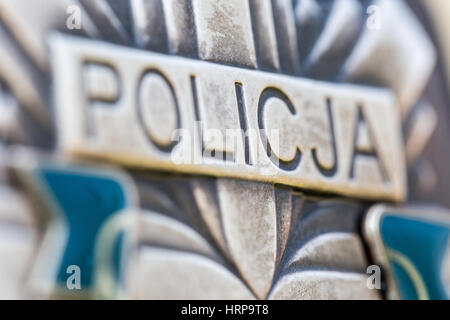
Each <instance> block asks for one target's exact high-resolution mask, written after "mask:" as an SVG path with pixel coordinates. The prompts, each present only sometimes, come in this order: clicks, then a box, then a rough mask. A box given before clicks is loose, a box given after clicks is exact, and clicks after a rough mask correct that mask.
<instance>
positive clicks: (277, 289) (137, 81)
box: [0, 0, 450, 299]
mask: <svg viewBox="0 0 450 320" xmlns="http://www.w3.org/2000/svg"><path fill="white" fill-rule="evenodd" d="M418 3H419V2H417V1H403V0H396V1H392V0H374V1H359V0H320V1H319V0H294V1H292V0H249V1H243V0H132V1H128V0H95V1H90V0H33V1H29V0H0V42H1V43H2V46H0V114H1V117H0V198H1V199H8V200H9V201H7V203H5V204H3V203H2V204H1V205H0V256H1V257H0V271H3V270H6V271H5V272H7V273H8V275H10V277H2V275H0V287H1V288H10V291H9V294H5V292H3V290H0V297H13V298H23V297H25V298H27V297H32V298H85V297H88V298H136V299H139V298H152V299H153V298H155V299H160V298H167V299H175V298H176V299H178V298H186V299H212V298H215V299H219V298H221V299H229V298H231V299H379V298H383V297H384V295H383V290H377V289H373V288H370V286H369V285H368V282H366V280H367V278H368V274H367V270H368V269H367V267H368V265H369V264H370V259H368V252H367V250H365V248H366V246H365V241H364V239H363V237H362V235H361V229H362V228H361V221H362V218H363V215H364V213H365V212H366V210H367V207H368V206H370V205H372V202H370V203H369V204H368V203H367V202H365V201H379V200H383V201H390V202H396V203H399V202H402V203H405V202H422V203H423V202H426V203H436V204H439V205H442V206H450V200H449V199H450V198H449V197H448V194H447V190H449V189H450V171H449V170H448V166H447V164H448V163H450V148H449V147H448V143H447V141H448V139H449V132H450V125H449V123H448V121H447V119H448V110H447V108H448V105H450V103H449V99H448V88H447V87H445V86H444V84H445V79H444V77H445V74H444V73H443V72H444V71H443V70H444V68H443V66H444V65H445V64H444V61H443V57H444V55H443V54H442V52H441V51H440V50H439V47H441V44H442V43H439V42H436V41H435V40H436V38H435V36H434V34H433V28H432V27H430V23H429V22H430V21H428V19H426V18H424V17H423V12H424V10H423V7H422V6H421V4H418ZM430 3H431V2H430ZM424 6H426V7H427V8H434V10H431V11H430V12H433V16H436V14H435V12H436V11H440V10H439V9H436V8H437V7H436V6H434V5H432V4H429V3H428V1H427V2H426V4H425V5H424ZM431 22H435V21H431ZM436 26H440V27H436V29H442V25H441V24H436ZM438 31H439V30H438ZM442 34H444V33H442ZM442 34H440V37H441V38H442V39H445V35H444V36H442ZM441 42H444V41H443V40H441ZM17 144H19V145H22V146H24V148H25V149H26V150H27V152H23V153H22V152H19V153H16V152H15V151H14V149H15V148H14V147H13V146H15V145H17ZM105 165H106V167H105ZM344 197H345V199H344ZM3 202H5V201H3ZM370 216H371V215H370ZM374 219H375V218H374ZM404 219H406V218H404ZM369 220H370V219H369ZM369 220H367V221H369ZM406 220H407V219H406ZM406 220H402V221H400V222H399V223H397V222H395V223H393V225H395V228H397V227H398V228H399V230H400V231H402V232H404V233H405V232H406V233H407V232H408V230H405V228H406V227H404V226H405V223H409V222H408V221H409V220H408V221H406ZM386 221H388V220H386ZM377 223H378V224H379V223H380V221H378V222H376V223H375V224H373V223H368V225H376V224H377ZM389 223H391V222H389ZM414 223H416V222H414ZM417 223H419V222H417ZM420 223H421V225H422V224H426V223H425V222H423V221H422V220H421V221H420ZM442 226H443V225H442ZM427 228H428V227H427ZM443 228H444V227H443ZM371 230H372V229H371V227H367V228H366V231H367V232H368V234H369V236H368V239H369V240H368V241H369V242H370V243H372V242H373V239H372V238H373V237H372V238H371V235H373V234H377V232H378V233H379V236H378V238H377V239H378V240H377V241H378V242H376V244H375V245H374V246H373V248H382V249H377V251H376V252H374V259H377V261H378V259H381V260H380V261H381V262H383V266H384V265H386V266H388V267H390V264H389V263H391V262H389V263H386V264H385V263H384V261H388V258H386V259H385V260H383V257H385V256H387V254H386V252H387V251H386V250H385V249H384V244H382V242H381V241H379V239H382V240H383V241H385V242H386V243H388V240H389V239H388V237H386V239H385V238H384V236H386V235H387V233H386V234H382V232H381V231H376V232H374V233H373V232H372V231H371ZM380 230H381V229H380ZM421 230H426V228H422V229H421ZM433 230H434V229H433ZM439 230H440V229H439ZM371 232H372V233H371ZM421 232H422V231H421ZM417 234H419V233H417ZM429 234H431V233H427V232H424V235H423V237H425V236H428V235H429ZM434 234H436V235H437V234H438V232H436V233H433V235H434ZM439 234H440V233H439ZM443 238H444V237H442V239H443ZM430 239H431V238H430ZM433 239H435V238H433ZM442 239H441V240H442ZM118 243H119V244H120V245H118ZM411 243H413V241H411ZM424 243H425V242H424ZM439 243H440V245H441V246H442V248H440V249H442V250H444V249H443V246H444V245H443V244H442V243H441V242H439ZM389 245H391V246H392V247H393V248H392V249H394V250H396V252H397V253H400V254H403V255H404V256H407V258H408V259H409V260H410V261H412V263H413V264H415V266H416V269H417V270H419V271H418V273H419V274H420V277H421V278H422V280H423V281H422V282H420V281H419V282H414V281H415V279H416V278H417V277H415V276H413V281H412V282H411V280H409V275H408V274H406V273H407V272H408V270H410V268H408V267H406V269H404V264H403V265H402V266H403V267H402V266H400V267H398V268H397V267H393V268H392V272H390V273H388V274H389V275H392V276H390V277H389V279H391V280H389V283H388V286H387V290H388V292H389V293H390V294H389V297H391V296H394V293H395V292H397V296H400V293H401V294H403V293H402V292H403V291H402V290H403V289H404V287H402V285H400V284H398V283H397V282H396V281H398V278H396V273H395V272H400V273H401V272H403V274H406V275H405V276H404V277H403V278H402V279H403V280H404V281H405V282H402V283H403V284H404V283H406V285H405V288H407V289H408V288H409V289H411V288H412V289H411V290H409V291H408V290H406V289H405V290H406V291H405V293H404V295H403V296H402V297H415V298H417V297H419V296H420V297H424V292H425V291H424V290H423V288H424V287H426V294H427V296H428V297H442V295H438V294H437V293H436V292H438V293H442V292H443V291H442V290H441V291H439V290H438V291H436V290H435V289H436V288H440V289H442V288H443V285H441V284H442V282H441V280H442V279H448V278H449V275H448V274H443V275H442V278H439V279H431V280H430V279H429V277H428V274H427V273H426V272H425V271H423V270H422V269H421V268H422V267H421V266H418V262H417V259H416V256H414V255H412V254H410V252H407V248H405V246H404V245H403V244H399V245H397V243H394V244H393V243H390V242H389ZM417 248H421V247H420V246H419V247H417ZM11 250H16V251H14V252H16V253H17V255H16V257H17V260H14V259H10V257H11V255H12V254H14V253H12V252H11ZM417 251H418V252H419V251H420V250H417ZM439 252H440V253H442V252H441V251H439ZM97 253H98V254H97ZM442 256H444V253H442ZM448 256H449V255H448V254H447V257H448ZM396 257H398V255H397V256H396ZM445 259H446V260H445V261H446V262H445V266H443V267H442V268H441V269H440V270H441V271H442V270H443V271H445V270H450V268H449V267H446V266H448V265H449V262H448V258H445ZM394 260H395V258H394ZM395 261H397V262H398V261H404V259H402V258H400V259H397V260H395ZM395 261H394V262H392V263H391V264H395V263H397V262H395ZM430 261H431V260H430ZM22 262H23V263H22ZM400 264H401V262H400ZM77 266H78V267H79V268H80V270H79V271H81V278H79V279H78V278H76V277H75V275H76V274H77V270H78V269H77ZM428 266H431V268H435V267H436V266H437V265H436V261H431V264H429V265H428ZM395 268H397V269H395ZM402 268H403V269H402ZM388 269H389V268H388ZM437 269H438V268H437V267H436V270H437ZM8 270H13V272H12V271H8ZM398 270H400V271H398ZM404 270H407V271H406V273H405V271H404ZM438 271H439V270H437V271H436V272H438ZM439 272H440V271H439ZM413 274H414V272H413ZM416 274H417V272H416ZM436 274H437V273H436ZM78 280H80V281H78ZM408 281H409V282H408ZM429 281H431V282H429ZM399 283H400V282H399ZM411 283H413V284H412V285H411ZM417 283H421V285H418V288H419V289H417V290H416V287H415V285H416V284H417ZM429 283H431V284H432V286H433V287H427V286H428V285H429ZM408 284H409V287H408ZM68 285H69V286H68ZM396 288H397V289H396ZM8 290H9V289H8ZM396 290H397V291H396Z"/></svg>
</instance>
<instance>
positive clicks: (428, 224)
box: [364, 205, 450, 300]
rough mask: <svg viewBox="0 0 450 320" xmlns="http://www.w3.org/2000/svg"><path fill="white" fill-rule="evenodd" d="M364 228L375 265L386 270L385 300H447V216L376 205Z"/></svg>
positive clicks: (449, 289)
mask: <svg viewBox="0 0 450 320" xmlns="http://www.w3.org/2000/svg"><path fill="white" fill-rule="evenodd" d="M364 228H365V229H364V230H365V236H366V239H367V241H368V242H369V244H370V246H371V249H372V253H373V257H374V259H375V261H376V263H378V264H380V265H381V266H383V268H384V270H386V274H387V281H388V296H389V297H391V298H397V299H433V300H436V299H449V298H450V281H449V280H450V273H449V272H450V212H448V211H446V210H442V209H437V208H432V207H428V208H426V207H423V208H419V207H417V208H396V207H389V206H384V205H377V206H375V207H373V208H371V209H370V210H369V212H368V214H367V217H366V219H365V224H364Z"/></svg>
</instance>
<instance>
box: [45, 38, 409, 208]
mask: <svg viewBox="0 0 450 320" xmlns="http://www.w3.org/2000/svg"><path fill="white" fill-rule="evenodd" d="M50 45H51V49H52V55H53V59H52V63H53V66H52V69H53V72H54V85H55V88H54V95H55V96H54V99H55V100H54V101H55V106H56V114H57V126H58V130H59V136H58V138H59V147H60V149H61V151H63V152H64V153H65V154H68V155H71V156H91V157H97V158H104V159H109V160H113V161H116V162H120V163H122V164H125V165H129V166H135V167H141V168H150V169H157V170H164V171H178V172H184V173H195V174H207V175H214V176H222V177H234V178H243V179H247V180H257V181H266V182H271V183H281V184H286V185H290V186H295V187H301V188H305V189H311V190H316V191H322V192H330V193H337V194H343V195H351V196H356V197H362V198H371V199H378V198H382V199H389V200H402V199H403V198H404V195H405V189H406V182H405V164H404V162H405V158H404V154H403V143H402V136H401V128H400V124H401V121H400V116H399V111H398V108H397V104H396V99H395V97H394V95H393V94H392V93H391V92H390V91H388V90H385V89H375V88H366V87H361V86H353V85H347V84H337V83H325V82H320V81H313V80H306V79H302V78H298V77H292V76H285V75H281V74H276V73H268V72H261V71H255V70H251V69H244V68H236V67H231V66H225V65H219V64H214V63H209V62H204V61H195V60H192V59H187V58H181V57H174V56H168V55H162V54H157V53H151V52H142V51H140V50H137V49H130V48H125V47H121V46H117V45H112V44H107V43H99V42H98V41H91V40H87V39H81V38H76V37H70V36H62V35H54V36H52V38H51V39H50Z"/></svg>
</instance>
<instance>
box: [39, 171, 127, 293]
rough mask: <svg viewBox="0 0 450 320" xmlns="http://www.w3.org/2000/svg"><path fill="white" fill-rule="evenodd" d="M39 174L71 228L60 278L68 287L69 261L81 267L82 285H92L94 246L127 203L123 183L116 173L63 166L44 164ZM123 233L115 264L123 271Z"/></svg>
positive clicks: (57, 277) (117, 248)
mask: <svg viewBox="0 0 450 320" xmlns="http://www.w3.org/2000/svg"><path fill="white" fill-rule="evenodd" d="M38 177H40V178H41V180H42V182H45V184H46V185H47V189H48V190H49V191H50V192H51V196H52V198H53V200H54V201H55V202H56V203H57V205H58V206H59V208H60V209H61V210H60V211H61V212H57V213H55V214H59V215H62V216H61V218H62V219H63V221H64V222H65V223H66V228H67V231H68V239H67V244H66V247H65V250H64V253H63V256H62V262H61V265H60V267H59V270H58V274H57V276H56V281H57V282H58V283H59V284H60V285H61V286H62V287H64V286H65V284H66V280H67V278H68V276H70V274H67V273H66V270H67V267H68V266H69V265H78V266H79V267H80V269H81V286H82V288H83V289H88V288H90V287H91V285H92V284H93V275H94V267H95V266H94V247H95V244H96V240H97V236H98V234H99V231H100V229H101V227H102V226H103V225H104V224H105V222H106V221H107V220H108V219H110V218H111V217H112V216H114V215H115V214H117V213H118V212H119V211H120V210H122V209H124V208H125V207H126V206H127V197H126V193H125V190H124V188H123V186H122V185H121V184H120V183H119V182H118V181H117V180H116V179H114V178H113V177H108V176H105V175H100V174H99V175H96V174H93V173H90V172H89V173H87V172H86V173H85V172H80V171H78V170H76V171H70V170H67V169H59V168H43V169H41V170H40V171H39V173H38ZM121 239H122V237H119V239H118V240H117V243H116V250H115V257H114V267H115V270H116V271H117V274H118V273H119V271H120V270H119V269H120V254H119V252H120V248H121V246H122V240H121Z"/></svg>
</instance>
